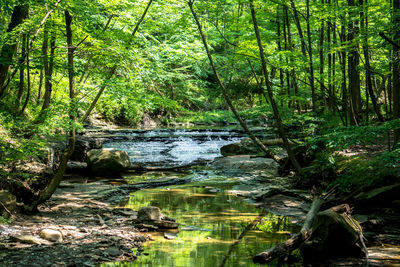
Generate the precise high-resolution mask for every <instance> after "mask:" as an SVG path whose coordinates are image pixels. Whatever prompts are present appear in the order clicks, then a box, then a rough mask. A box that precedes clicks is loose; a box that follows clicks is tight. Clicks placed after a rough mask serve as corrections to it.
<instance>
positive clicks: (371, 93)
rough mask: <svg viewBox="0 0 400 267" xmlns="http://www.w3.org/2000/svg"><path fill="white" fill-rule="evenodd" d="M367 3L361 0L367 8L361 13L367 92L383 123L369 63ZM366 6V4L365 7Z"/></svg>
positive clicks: (361, 3) (360, 2)
mask: <svg viewBox="0 0 400 267" xmlns="http://www.w3.org/2000/svg"><path fill="white" fill-rule="evenodd" d="M367 1H368V0H365V3H363V0H359V5H360V6H361V7H362V8H363V9H364V8H365V12H364V11H362V12H360V20H361V32H362V33H363V42H362V47H363V51H364V64H365V79H366V88H367V92H368V94H369V96H370V97H371V102H372V106H373V107H374V110H375V113H376V115H377V117H378V120H379V121H380V122H383V121H384V119H383V116H382V114H381V111H380V110H379V107H378V103H377V100H376V97H375V93H374V90H373V88H372V74H371V64H370V62H369V45H368V14H367V12H368V4H367ZM364 4H365V6H364ZM364 19H365V20H364ZM367 100H368V99H367ZM367 103H368V101H367ZM367 114H368V108H367ZM367 116H368V115H367Z"/></svg>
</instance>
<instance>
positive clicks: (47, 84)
mask: <svg viewBox="0 0 400 267" xmlns="http://www.w3.org/2000/svg"><path fill="white" fill-rule="evenodd" d="M48 47H49V28H48V25H45V26H44V30H43V45H42V57H43V70H44V88H45V91H44V96H43V99H44V101H43V105H42V110H41V113H42V112H43V111H44V110H46V109H47V108H48V107H49V106H50V99H51V91H52V83H51V76H52V73H51V69H50V64H49V56H48ZM39 116H41V115H39Z"/></svg>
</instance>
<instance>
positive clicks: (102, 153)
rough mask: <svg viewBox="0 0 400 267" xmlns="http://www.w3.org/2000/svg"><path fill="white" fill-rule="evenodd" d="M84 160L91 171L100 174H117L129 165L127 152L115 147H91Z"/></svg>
mask: <svg viewBox="0 0 400 267" xmlns="http://www.w3.org/2000/svg"><path fill="white" fill-rule="evenodd" d="M86 162H87V165H88V168H89V169H90V170H91V171H92V173H93V174H96V175H100V176H112V175H118V174H121V173H122V172H123V171H125V170H126V169H128V168H129V167H130V161H129V156H128V153H126V152H125V151H120V150H116V149H92V150H90V151H89V152H88V153H87V157H86Z"/></svg>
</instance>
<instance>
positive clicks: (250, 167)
mask: <svg viewBox="0 0 400 267" xmlns="http://www.w3.org/2000/svg"><path fill="white" fill-rule="evenodd" d="M211 167H212V168H214V169H217V170H223V171H224V172H228V173H241V172H244V173H249V172H254V171H258V170H262V171H267V172H269V173H271V174H276V173H277V171H278V167H279V164H278V163H276V162H275V161H274V160H273V159H269V158H251V157H250V156H249V155H242V156H230V157H224V158H217V159H215V160H214V162H213V163H212V165H211Z"/></svg>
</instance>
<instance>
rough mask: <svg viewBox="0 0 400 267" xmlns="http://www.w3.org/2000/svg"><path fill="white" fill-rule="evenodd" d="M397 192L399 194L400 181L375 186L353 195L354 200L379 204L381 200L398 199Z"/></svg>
mask: <svg viewBox="0 0 400 267" xmlns="http://www.w3.org/2000/svg"><path fill="white" fill-rule="evenodd" d="M399 194H400V183H398V184H394V185H388V186H384V187H379V188H375V189H373V190H371V191H368V192H362V193H360V194H358V195H357V196H355V200H357V201H360V202H368V203H372V204H379V203H382V202H387V201H390V200H395V199H398V196H399Z"/></svg>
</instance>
